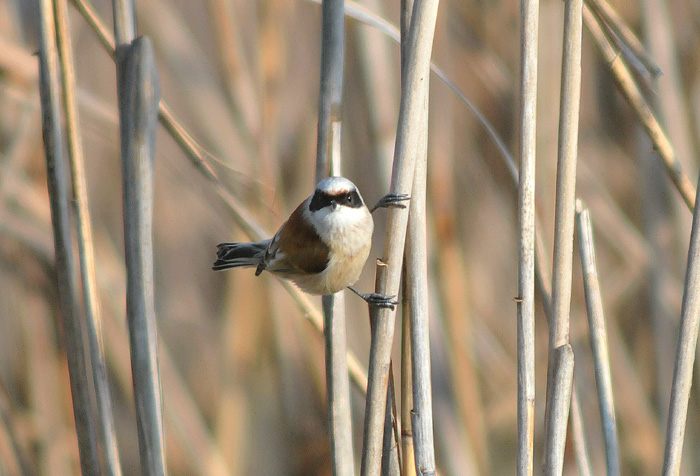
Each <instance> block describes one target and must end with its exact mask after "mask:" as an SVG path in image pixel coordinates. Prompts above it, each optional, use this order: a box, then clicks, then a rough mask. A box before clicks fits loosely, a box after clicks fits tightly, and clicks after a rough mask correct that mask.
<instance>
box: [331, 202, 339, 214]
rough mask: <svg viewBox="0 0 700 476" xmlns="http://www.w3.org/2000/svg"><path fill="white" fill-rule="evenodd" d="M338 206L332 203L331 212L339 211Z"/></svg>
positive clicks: (336, 203)
mask: <svg viewBox="0 0 700 476" xmlns="http://www.w3.org/2000/svg"><path fill="white" fill-rule="evenodd" d="M338 206H339V205H338V202H331V211H332V212H334V211H336V210H337V209H338Z"/></svg>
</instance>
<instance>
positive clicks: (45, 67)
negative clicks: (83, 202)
mask: <svg viewBox="0 0 700 476" xmlns="http://www.w3.org/2000/svg"><path fill="white" fill-rule="evenodd" d="M54 25H55V21H54V10H53V5H52V2H51V0H42V1H41V2H40V4H39V31H40V33H39V93H40V97H41V112H42V132H43V138H44V151H45V154H46V170H47V172H46V179H47V185H48V192H49V201H50V207H51V221H52V225H53V239H54V249H55V266H56V279H57V286H58V295H59V300H60V303H61V312H62V315H63V319H62V323H63V338H64V343H65V347H66V358H67V361H68V371H69V377H70V387H71V394H72V397H73V415H74V418H75V428H76V432H77V437H78V450H79V453H80V468H81V471H82V474H83V475H85V476H87V475H94V474H100V472H101V471H100V466H99V457H98V454H97V444H96V438H95V436H96V433H97V430H96V428H95V419H94V416H93V415H94V413H93V408H92V401H91V396H90V387H89V385H88V380H89V375H88V373H89V368H88V365H87V362H86V357H85V352H84V348H83V342H84V335H83V331H82V326H81V323H80V314H79V308H80V306H79V304H78V296H77V294H78V290H77V287H78V286H77V282H76V273H75V264H74V258H73V245H72V237H71V227H70V209H69V207H68V198H67V197H68V196H69V193H68V187H69V185H68V171H67V169H66V159H65V157H64V155H63V137H62V132H61V127H60V124H61V120H60V107H59V96H60V91H59V71H58V52H57V47H56V31H55V29H54Z"/></svg>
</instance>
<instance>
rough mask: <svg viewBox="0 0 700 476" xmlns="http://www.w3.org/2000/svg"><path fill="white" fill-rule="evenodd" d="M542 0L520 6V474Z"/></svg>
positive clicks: (527, 404)
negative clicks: (538, 50) (538, 52)
mask: <svg viewBox="0 0 700 476" xmlns="http://www.w3.org/2000/svg"><path fill="white" fill-rule="evenodd" d="M538 22H539V0H522V2H521V6H520V29H521V33H520V37H521V40H520V41H521V43H520V96H521V106H520V107H521V109H520V173H519V178H520V180H519V181H518V214H519V218H520V219H519V222H518V223H519V228H518V241H519V246H518V300H517V303H516V305H517V317H518V324H517V326H518V328H517V332H518V453H517V463H516V464H517V474H518V476H530V475H532V470H533V461H534V455H533V445H534V436H535V435H534V431H535V163H536V152H537V148H536V144H537V142H536V135H537V45H538V33H539V26H538Z"/></svg>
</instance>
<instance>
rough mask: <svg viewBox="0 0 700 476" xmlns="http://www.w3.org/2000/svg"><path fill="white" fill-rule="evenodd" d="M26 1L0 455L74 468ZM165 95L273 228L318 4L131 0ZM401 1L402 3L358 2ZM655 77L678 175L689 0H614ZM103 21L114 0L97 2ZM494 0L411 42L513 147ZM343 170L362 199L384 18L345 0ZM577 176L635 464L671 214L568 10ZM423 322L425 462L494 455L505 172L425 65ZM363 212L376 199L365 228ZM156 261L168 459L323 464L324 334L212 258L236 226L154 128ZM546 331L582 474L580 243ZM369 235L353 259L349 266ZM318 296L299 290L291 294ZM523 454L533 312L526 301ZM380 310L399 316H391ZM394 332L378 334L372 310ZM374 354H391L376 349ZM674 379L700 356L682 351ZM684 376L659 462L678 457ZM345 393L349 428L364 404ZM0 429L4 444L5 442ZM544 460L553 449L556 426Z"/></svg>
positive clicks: (295, 193)
mask: <svg viewBox="0 0 700 476" xmlns="http://www.w3.org/2000/svg"><path fill="white" fill-rule="evenodd" d="M36 3H37V2H33V1H28V0H0V413H1V415H2V426H3V431H2V432H0V433H1V434H0V461H2V460H5V461H6V463H5V464H4V465H3V463H0V468H2V471H1V472H2V474H21V473H15V472H12V471H13V469H12V467H11V466H12V465H11V464H10V462H11V461H13V460H14V459H13V458H14V457H10V455H12V454H15V455H19V456H20V459H21V460H22V461H24V462H25V463H26V467H27V468H29V469H30V470H31V472H30V473H27V474H37V475H49V474H50V475H57V476H61V475H73V474H77V472H78V464H77V458H78V455H77V444H76V438H75V429H74V425H73V421H72V418H73V417H72V407H71V403H70V398H71V397H70V386H69V381H68V373H67V367H66V360H65V352H64V346H63V342H62V334H61V328H62V327H61V313H60V309H59V306H58V300H57V291H56V284H55V273H54V265H53V240H52V235H51V224H50V213H49V202H48V195H47V188H46V178H45V174H46V166H45V161H44V151H43V142H42V137H41V114H40V109H39V101H38V88H37V81H38V68H37V58H36V56H34V52H35V51H36V50H37V48H38V46H37V40H36V35H37V25H38V23H37V6H36ZM136 3H137V18H138V27H139V34H146V35H149V36H150V37H151V38H152V40H153V42H154V45H155V52H156V58H157V60H158V66H159V72H160V79H161V86H162V94H161V97H162V100H163V101H165V102H167V103H168V104H169V105H170V107H171V109H172V110H173V112H174V114H175V117H177V118H178V119H179V120H180V121H181V122H182V123H183V124H184V125H185V127H186V129H187V131H188V132H189V133H190V134H191V135H192V136H193V137H194V138H195V139H196V140H197V141H198V142H199V143H200V144H201V145H202V146H203V147H204V148H205V149H206V151H207V152H208V153H209V154H210V156H211V157H210V164H211V166H212V168H213V169H214V170H215V172H216V173H217V174H218V176H219V177H220V178H221V180H222V181H223V182H224V183H225V184H226V187H227V188H228V189H229V190H230V192H231V193H232V194H234V195H235V196H236V197H238V198H239V199H240V200H241V202H243V203H244V205H245V207H246V209H247V210H248V211H249V213H250V214H251V215H252V216H253V217H254V218H255V219H256V220H257V221H258V222H259V223H260V224H262V226H263V227H264V228H265V229H266V230H268V231H269V233H270V234H272V233H273V232H274V231H275V230H276V229H277V228H278V226H279V225H280V224H281V223H282V221H283V220H284V219H285V218H286V216H287V214H288V213H289V212H291V211H292V210H293V209H294V208H295V207H296V205H297V204H298V203H299V202H300V201H301V200H303V199H304V198H305V197H306V196H308V195H309V194H310V193H311V191H312V190H313V187H314V180H313V177H314V167H315V164H314V160H315V151H316V124H317V103H318V100H317V98H318V88H319V87H318V78H319V62H320V17H321V9H320V6H319V5H318V4H316V3H313V2H311V1H307V0H259V1H250V0H206V1H203V2H190V1H186V0H172V1H169V0H139V1H138V2H136ZM362 3H363V4H364V5H365V6H366V7H367V9H368V10H369V11H371V12H374V13H375V14H376V16H377V17H380V18H384V19H386V20H388V21H389V22H391V23H393V24H394V25H396V24H398V15H399V14H398V12H399V1H398V0H390V1H385V2H380V1H379V0H364V1H363V2H362ZM612 4H613V6H614V7H615V8H616V9H617V10H618V12H619V13H620V15H621V16H622V17H623V19H624V20H625V21H626V22H627V24H628V25H630V26H631V27H632V28H633V30H634V31H635V32H636V33H637V34H638V35H639V36H640V38H641V39H642V41H643V43H644V44H645V45H646V46H647V48H648V50H649V51H650V52H651V53H652V55H653V56H654V58H655V59H656V61H657V62H658V64H659V65H660V67H661V69H662V70H663V73H664V74H663V76H661V77H660V78H658V79H656V80H652V79H650V78H649V77H645V76H644V75H639V76H638V79H640V80H641V83H642V84H643V91H644V92H645V94H646V97H647V99H648V100H649V101H650V103H651V104H652V105H653V107H654V108H655V110H656V111H657V112H658V114H659V117H660V118H661V119H662V121H663V122H664V126H665V129H666V131H667V132H668V134H669V137H670V138H671V140H672V142H673V144H674V147H675V149H676V151H677V154H678V158H679V159H680V161H681V163H682V165H683V167H684V168H685V170H686V172H687V173H688V174H689V176H690V177H691V180H692V181H693V183H695V180H696V177H697V176H698V160H697V157H698V150H699V146H700V140H699V138H700V3H698V2H685V1H681V0H668V1H666V2H665V1H663V0H639V1H637V2H635V1H631V0H615V1H614V2H612ZM93 6H94V8H95V10H96V11H97V13H98V15H99V18H101V20H102V22H103V23H104V24H105V25H106V26H107V27H108V29H109V30H110V31H111V27H112V15H111V13H112V6H111V2H109V1H107V0H95V1H94V2H93ZM563 6H564V4H563V2H561V1H559V0H542V1H541V13H540V48H539V103H538V125H537V126H538V129H537V134H538V162H537V180H538V182H537V201H538V211H539V214H540V215H539V216H540V218H541V223H542V230H543V239H544V242H545V246H546V249H547V253H546V257H547V260H548V261H551V249H552V245H551V244H552V237H553V231H552V229H553V223H554V198H555V194H554V179H555V175H556V151H557V128H558V115H559V114H558V108H559V100H558V98H559V81H560V71H561V66H560V65H561V35H562V28H563V26H562V16H563ZM69 10H70V17H69V22H70V27H71V38H72V42H73V47H74V59H75V62H76V69H77V85H78V89H77V97H78V105H79V114H80V124H81V129H80V132H81V139H82V145H83V147H84V151H85V159H86V165H87V180H88V187H89V200H90V203H89V204H90V212H91V217H92V220H93V229H94V233H95V246H96V266H97V280H98V285H99V293H100V305H101V310H102V314H103V330H104V344H105V350H106V355H107V361H108V362H107V364H108V369H109V374H110V379H111V384H112V390H113V401H114V414H115V420H116V424H117V436H118V439H119V450H120V454H121V459H122V464H123V466H124V474H138V472H139V460H138V444H137V438H136V426H135V417H134V408H133V398H132V394H131V376H130V363H129V350H128V338H127V333H126V323H125V274H124V256H123V254H124V253H123V223H122V220H123V218H122V213H121V208H122V195H121V193H122V192H121V183H120V181H121V172H120V171H121V169H120V158H119V154H120V153H119V135H118V134H119V129H118V115H117V107H116V80H115V69H114V63H113V61H112V59H111V58H110V56H109V55H108V54H107V53H106V51H105V50H104V49H103V48H102V46H101V45H100V43H99V41H98V40H97V37H96V35H95V34H94V32H93V31H92V30H91V29H90V28H89V26H88V25H87V23H86V22H85V20H84V19H83V18H82V17H81V15H80V14H79V13H78V12H77V11H76V10H75V9H74V8H72V7H71V8H69ZM519 14H520V5H519V2H515V1H511V2H505V1H490V2H484V1H476V0H470V1H458V0H443V1H442V2H441V5H440V12H439V15H438V22H437V31H436V38H435V45H434V50H433V57H434V62H435V63H436V64H437V65H439V66H440V67H441V68H443V69H444V71H445V72H446V74H447V75H448V76H449V77H450V78H451V79H452V81H454V82H455V83H456V85H457V86H458V87H459V88H460V89H461V90H462V91H463V92H464V93H465V94H466V96H467V97H468V98H469V99H470V100H471V101H472V102H473V103H474V104H475V105H476V106H477V107H478V108H479V109H480V110H481V111H482V112H483V113H484V114H485V116H486V117H487V118H488V120H489V121H490V122H491V123H492V124H493V125H494V127H495V129H496V131H497V132H498V134H499V135H500V136H501V137H502V139H503V140H504V141H505V143H506V145H507V147H508V148H509V150H510V151H511V153H512V154H513V155H515V156H516V160H517V151H518V135H517V133H518V123H519V119H518V114H519V113H518V110H519V105H518V94H519V92H518V91H519V86H518V84H519V83H518V80H519V51H520V46H519V21H520V20H519ZM346 27H347V29H346V34H347V41H346V51H347V58H346V62H345V86H344V107H343V112H342V118H343V144H342V145H343V158H344V164H343V173H344V175H345V176H347V177H348V178H350V179H351V180H353V181H354V182H355V183H356V184H357V185H358V187H359V188H360V190H361V191H362V194H363V196H364V198H365V200H366V201H367V202H368V203H374V202H375V201H376V200H377V199H378V198H380V197H381V196H383V195H384V194H385V193H386V192H387V191H388V188H389V178H390V174H391V160H392V154H393V145H394V133H395V127H396V119H397V115H398V100H399V93H400V84H399V50H398V44H397V43H395V42H394V41H392V40H391V39H389V38H387V37H386V36H385V35H383V34H382V33H379V32H378V31H377V30H375V29H372V28H370V27H368V26H365V25H362V24H360V23H358V22H356V21H354V20H351V19H348V20H347V22H346ZM583 48H584V51H583V64H582V67H583V83H582V95H581V123H580V137H579V163H578V183H577V190H578V196H579V197H580V198H581V199H583V200H584V201H585V203H586V204H587V205H588V206H589V207H590V210H591V215H592V219H593V226H594V233H595V240H596V245H597V250H596V251H597V259H598V268H599V275H600V280H601V286H602V293H603V301H604V306H605V311H606V319H607V326H608V332H609V345H610V359H611V368H612V379H613V388H614V392H615V398H616V409H617V418H618V429H619V434H620V445H621V463H622V470H623V474H635V475H647V474H659V472H660V468H661V462H662V458H663V444H664V440H665V425H666V413H667V412H668V401H669V393H670V382H671V378H672V374H673V361H674V357H675V347H676V340H677V330H678V321H679V314H680V303H681V298H682V292H683V278H684V273H685V262H686V256H687V247H688V238H689V231H690V223H691V214H690V213H689V212H688V210H687V208H686V207H685V205H684V204H683V202H682V201H681V199H680V197H679V195H678V193H677V192H676V191H675V189H672V188H671V187H670V186H669V185H670V181H669V180H668V178H667V176H666V175H665V172H664V170H663V169H662V168H661V167H660V166H659V165H658V164H659V162H658V157H656V155H655V153H654V151H653V148H652V145H651V142H650V141H649V140H648V138H647V137H646V135H645V134H644V132H643V130H642V129H641V128H640V126H639V125H638V122H637V120H636V119H635V117H634V115H633V114H632V111H631V109H630V108H629V106H628V105H627V104H626V102H625V100H624V98H623V97H622V96H621V95H620V94H619V93H618V92H617V89H616V86H615V84H614V81H613V79H612V77H611V75H610V73H609V71H608V66H607V65H606V64H605V62H604V61H603V60H602V59H601V56H600V54H599V53H598V52H597V51H596V49H595V46H594V45H593V42H592V41H591V38H590V36H588V35H587V32H586V31H584V41H583ZM428 166H429V172H428V183H429V190H428V194H429V197H428V207H429V217H430V218H429V220H430V223H429V252H430V257H429V259H430V262H429V266H430V273H431V276H430V285H431V289H430V291H431V303H430V305H431V332H432V334H431V341H432V349H433V357H432V358H433V361H432V365H433V381H434V382H433V383H434V387H433V391H434V400H433V401H434V412H435V434H436V445H437V448H436V450H437V461H438V467H439V468H440V472H441V474H446V475H447V474H452V475H465V474H513V473H514V470H515V454H516V428H517V427H516V416H517V415H516V388H517V387H516V385H517V379H516V306H515V302H514V298H515V296H516V295H517V293H518V290H517V242H516V237H517V213H516V205H517V194H516V192H515V187H514V184H513V181H512V178H511V176H510V175H509V172H508V168H507V166H506V164H505V161H504V160H503V157H502V156H501V155H500V153H499V152H498V149H497V147H496V146H495V145H494V143H493V141H492V140H491V139H490V138H489V136H488V135H487V133H486V132H485V129H484V127H483V126H482V125H481V124H480V123H479V121H478V120H477V119H476V118H475V116H474V114H473V113H472V112H471V111H470V110H469V109H468V108H467V107H466V106H465V105H464V104H463V103H462V102H460V100H459V99H458V98H457V96H455V94H454V93H453V92H451V91H450V90H449V89H448V88H447V87H446V86H445V84H443V83H442V82H441V81H439V80H438V79H437V78H436V77H435V76H433V77H432V79H431V97H430V136H429V164H428ZM385 218H386V212H382V211H379V212H377V213H376V214H375V221H376V224H377V226H376V231H375V240H374V241H375V246H374V251H373V253H372V257H379V256H380V255H381V250H382V246H383V232H384V220H385ZM154 220H155V222H154V235H155V236H154V244H155V285H156V308H157V314H158V329H159V333H160V348H159V351H160V354H159V356H160V357H159V358H160V367H161V371H162V376H161V381H162V387H163V401H164V410H165V431H166V446H167V463H168V469H169V472H170V474H171V475H192V474H232V475H243V474H250V475H278V474H279V475H326V474H330V453H329V441H328V435H327V431H326V422H325V421H326V412H325V384H324V353H323V343H322V336H321V335H320V334H319V333H318V331H317V330H315V329H314V328H313V327H312V326H311V325H310V324H309V323H308V322H307V321H306V320H305V318H304V317H305V316H304V314H303V313H302V312H301V311H299V310H298V308H297V306H296V305H295V304H294V302H293V301H292V300H291V298H290V297H289V295H288V294H287V292H286V291H285V290H284V289H283V288H282V287H281V286H280V285H279V283H277V282H276V280H275V279H274V278H271V277H270V276H266V275H265V274H263V275H262V276H260V277H258V278H256V277H255V276H254V273H253V271H252V270H242V269H239V270H233V271H228V272H224V273H215V272H213V271H211V264H212V262H213V260H214V258H215V249H216V244H217V243H219V242H222V241H236V240H246V239H247V238H246V236H245V234H244V233H243V232H242V231H241V230H240V229H239V228H238V227H236V226H235V224H234V220H233V218H232V216H231V214H230V212H229V211H228V209H227V208H226V207H225V206H224V204H223V202H222V200H221V198H220V197H219V195H217V193H216V191H215V190H214V188H213V187H212V185H211V184H210V183H209V182H207V180H206V179H205V178H204V177H203V176H202V175H201V173H200V172H199V171H198V170H197V169H196V168H195V167H194V166H193V165H192V164H191V163H190V162H189V160H188V159H187V157H186V155H185V154H184V153H183V152H182V151H181V149H180V148H179V147H178V145H177V144H176V142H175V141H174V140H173V139H172V137H171V136H170V135H169V134H168V133H167V132H166V131H165V130H164V129H162V128H161V130H160V132H159V134H158V139H157V156H156V164H155V216H154ZM574 263H575V267H574V280H573V283H574V284H573V286H574V290H573V299H572V305H571V341H572V345H573V348H574V351H575V354H576V369H575V382H576V386H577V389H578V392H579V403H580V405H581V408H582V412H583V416H584V423H585V427H586V428H585V430H586V434H587V438H588V439H587V442H588V451H589V455H590V457H591V460H592V462H593V469H594V474H604V473H603V472H604V468H605V465H604V448H603V443H602V438H601V436H602V433H601V428H600V419H599V416H598V407H597V399H596V391H595V380H594V376H593V370H592V363H591V358H590V354H591V352H590V344H589V337H588V324H587V320H586V313H585V303H584V300H583V291H582V284H581V273H580V265H579V259H578V251H576V252H575V256H574ZM373 283H374V260H373V258H371V259H370V260H369V262H368V264H367V266H366V269H365V272H364V274H363V276H362V278H361V281H360V282H359V283H358V288H359V289H361V290H370V289H373ZM313 301H314V302H315V303H316V304H317V305H318V306H320V299H318V298H315V297H314V298H313ZM346 301H347V307H348V332H349V336H348V338H349V345H350V348H351V350H352V351H353V352H354V353H355V354H356V355H357V356H358V358H359V360H360V361H361V362H362V363H363V365H366V362H367V355H368V349H369V326H368V318H367V310H366V305H365V304H364V303H363V302H362V301H361V300H359V299H356V298H355V297H354V296H349V297H348V298H347V300H346ZM536 312H537V316H536V319H537V323H536V359H537V400H536V415H537V420H536V426H535V441H536V456H535V461H536V470H537V467H539V465H540V461H541V453H542V448H541V446H542V435H543V431H542V420H543V416H544V393H545V386H546V378H545V376H546V365H547V336H548V334H547V324H546V318H545V315H544V311H543V309H542V307H541V304H538V307H537V310H536ZM398 329H399V327H397V330H398ZM395 342H396V343H398V342H400V339H399V336H398V335H397V337H396V339H395ZM397 348H398V346H397ZM398 356H399V354H398V353H397V354H396V358H395V361H398ZM696 380H697V376H696ZM697 389H698V385H697V382H696V385H695V386H694V387H693V391H692V395H691V399H690V407H689V417H688V425H687V430H686V442H687V445H686V446H687V448H686V451H685V452H684V454H683V456H684V467H683V470H682V474H700V454H699V453H698V452H697V443H696V442H697V441H698V438H700V412H698V409H699V408H698V403H699V400H698V393H697ZM352 392H353V405H354V407H353V424H354V431H355V441H356V444H355V448H356V451H357V453H358V454H359V451H360V448H361V428H362V420H363V415H364V403H363V398H362V395H361V393H360V392H358V391H357V390H356V389H354V388H353V389H352ZM3 455H4V456H3ZM564 472H565V474H567V475H569V474H578V472H577V469H576V465H575V461H574V457H573V450H572V447H571V445H570V441H569V443H568V444H567V454H566V462H565V471H564Z"/></svg>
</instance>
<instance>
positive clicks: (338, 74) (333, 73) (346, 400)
mask: <svg viewBox="0 0 700 476" xmlns="http://www.w3.org/2000/svg"><path fill="white" fill-rule="evenodd" d="M344 3H345V2H344V0H324V1H323V7H322V29H321V38H322V39H321V91H320V94H319V105H318V141H317V149H316V182H317V183H318V182H320V181H321V180H323V179H324V178H325V177H327V176H328V175H340V174H341V172H340V168H341V157H342V156H341V142H340V140H341V118H340V112H341V106H342V93H343V62H344V60H345V5H344ZM322 301H323V331H324V335H325V350H326V404H327V411H328V425H329V431H330V437H331V461H332V467H333V475H334V476H353V475H354V474H355V463H354V456H353V449H352V415H351V408H350V381H349V377H348V359H347V352H348V348H347V347H348V346H347V331H346V319H345V299H344V296H343V292H342V291H341V292H339V293H337V294H335V295H328V296H323V298H322Z"/></svg>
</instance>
